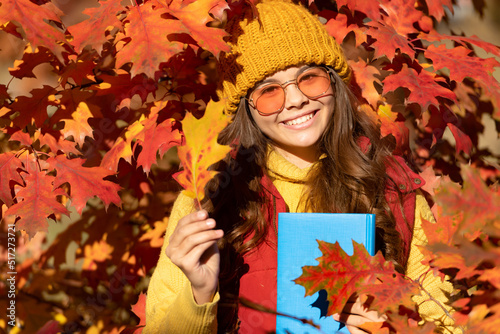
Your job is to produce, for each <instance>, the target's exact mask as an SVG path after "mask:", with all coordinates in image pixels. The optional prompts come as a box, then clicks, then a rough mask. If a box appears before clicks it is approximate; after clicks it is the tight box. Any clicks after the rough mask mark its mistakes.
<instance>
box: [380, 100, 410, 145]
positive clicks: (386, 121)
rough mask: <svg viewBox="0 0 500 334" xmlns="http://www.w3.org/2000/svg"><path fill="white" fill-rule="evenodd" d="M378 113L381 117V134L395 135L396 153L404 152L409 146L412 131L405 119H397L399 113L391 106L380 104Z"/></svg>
mask: <svg viewBox="0 0 500 334" xmlns="http://www.w3.org/2000/svg"><path fill="white" fill-rule="evenodd" d="M377 115H378V117H379V119H380V122H381V123H382V124H381V127H380V134H381V135H382V136H383V137H385V136H388V135H393V136H394V138H395V139H396V149H395V152H394V153H395V154H402V153H403V152H405V151H406V150H407V149H408V148H409V138H410V133H409V130H408V128H407V127H406V125H405V122H404V120H397V119H398V116H399V114H398V113H397V112H393V111H392V109H391V106H390V105H389V104H387V105H380V106H379V107H378V109H377Z"/></svg>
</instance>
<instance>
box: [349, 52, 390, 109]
mask: <svg viewBox="0 0 500 334" xmlns="http://www.w3.org/2000/svg"><path fill="white" fill-rule="evenodd" d="M348 63H349V66H350V67H351V69H352V71H353V72H354V76H355V78H356V82H357V83H358V85H359V87H360V88H361V95H362V96H363V97H364V98H365V99H366V100H367V101H368V103H369V104H370V105H371V106H372V107H373V108H377V103H378V101H379V100H380V98H381V96H380V94H379V92H378V91H377V89H376V88H375V85H374V84H375V83H376V84H378V85H380V86H382V83H381V82H380V79H379V78H377V77H376V75H377V76H380V71H379V70H378V69H377V68H376V67H375V66H371V65H369V64H367V63H365V62H364V61H363V60H361V59H360V60H358V61H352V60H349V61H348Z"/></svg>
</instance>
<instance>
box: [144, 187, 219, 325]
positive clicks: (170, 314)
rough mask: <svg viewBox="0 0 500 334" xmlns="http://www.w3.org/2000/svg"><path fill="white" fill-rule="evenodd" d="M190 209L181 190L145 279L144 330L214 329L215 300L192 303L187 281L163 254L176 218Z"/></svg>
mask: <svg viewBox="0 0 500 334" xmlns="http://www.w3.org/2000/svg"><path fill="white" fill-rule="evenodd" d="M193 211H194V206H193V199H191V198H189V197H188V196H186V195H184V194H183V193H181V194H180V195H179V197H178V198H177V200H176V201H175V203H174V207H173V209H172V214H171V215H170V218H169V221H168V225H167V232H166V234H165V240H164V243H163V247H162V249H161V254H160V259H159V261H158V264H157V266H156V269H155V271H154V273H153V276H152V277H151V281H150V282H149V287H148V293H147V299H146V327H145V328H144V330H143V333H144V334H150V333H154V334H159V333H169V334H177V333H178V334H184V333H196V334H211V333H216V332H217V302H218V301H219V293H217V294H216V295H215V296H214V299H213V301H212V302H211V303H205V304H203V305H198V304H196V302H195V300H194V297H193V293H192V290H191V284H190V282H189V280H188V279H187V277H186V276H185V275H184V273H183V272H182V271H181V270H180V269H179V268H178V267H177V266H176V265H175V264H173V263H172V262H171V261H170V259H169V258H168V257H167V256H166V255H165V249H166V247H167V245H168V242H169V238H170V235H171V234H172V233H173V231H174V229H175V227H176V226H177V222H178V221H179V219H180V218H182V217H184V216H185V215H187V214H189V213H191V212H193Z"/></svg>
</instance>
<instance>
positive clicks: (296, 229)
mask: <svg viewBox="0 0 500 334" xmlns="http://www.w3.org/2000/svg"><path fill="white" fill-rule="evenodd" d="M316 240H323V241H327V242H330V243H335V242H336V241H338V242H339V244H340V246H341V247H342V249H343V250H344V251H345V252H346V253H347V254H349V255H352V253H353V249H352V240H354V241H356V242H358V243H362V244H363V245H364V246H365V248H366V249H367V251H368V253H369V254H371V255H374V254H375V215H373V214H343V213H280V214H279V215H278V282H277V283H278V297H277V311H278V312H281V313H285V314H289V315H293V316H296V317H299V318H307V319H312V320H313V321H314V323H316V324H318V325H320V326H321V332H320V331H318V330H316V329H315V328H314V327H312V326H310V325H306V324H302V323H301V322H299V321H297V320H293V319H290V318H288V317H283V316H277V317H276V333H277V334H284V333H293V334H305V333H308V334H316V333H317V334H319V333H349V331H348V330H347V329H346V328H345V327H343V325H341V324H340V323H339V322H337V321H335V320H333V318H332V317H324V316H321V314H322V309H323V312H324V310H325V307H328V304H327V303H326V302H327V300H326V292H325V291H320V292H318V293H315V294H314V295H313V296H307V297H304V296H305V289H304V287H302V286H301V285H298V284H295V283H294V282H293V280H294V279H296V278H298V277H299V276H300V275H302V267H303V266H309V265H312V266H314V265H317V264H318V262H317V261H316V260H315V259H316V258H318V257H320V256H321V251H320V250H319V248H318V242H317V241H316ZM321 292H325V293H321ZM312 304H314V305H315V306H312Z"/></svg>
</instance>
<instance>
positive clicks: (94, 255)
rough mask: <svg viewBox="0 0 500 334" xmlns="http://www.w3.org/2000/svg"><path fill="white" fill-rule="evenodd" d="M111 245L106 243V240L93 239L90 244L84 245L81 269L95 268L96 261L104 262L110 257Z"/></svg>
mask: <svg viewBox="0 0 500 334" xmlns="http://www.w3.org/2000/svg"><path fill="white" fill-rule="evenodd" d="M113 249H114V248H113V246H111V245H110V244H108V243H107V242H106V240H99V241H95V242H94V243H93V244H92V245H85V248H84V251H83V254H84V259H83V265H82V269H83V270H96V269H97V263H96V262H104V261H106V260H109V259H111V253H113Z"/></svg>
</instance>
